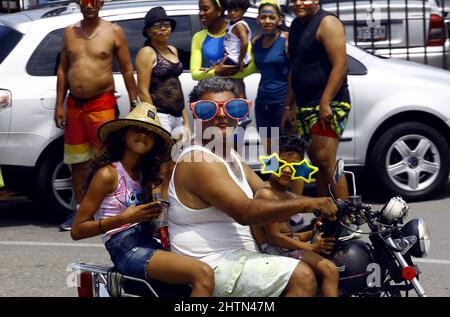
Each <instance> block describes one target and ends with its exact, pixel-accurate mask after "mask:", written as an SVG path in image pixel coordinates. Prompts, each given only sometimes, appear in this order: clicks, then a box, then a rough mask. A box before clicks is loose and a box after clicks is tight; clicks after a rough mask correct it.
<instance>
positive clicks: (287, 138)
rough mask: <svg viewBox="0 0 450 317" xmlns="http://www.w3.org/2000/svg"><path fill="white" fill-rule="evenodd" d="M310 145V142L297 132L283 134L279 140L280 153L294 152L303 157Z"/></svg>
mask: <svg viewBox="0 0 450 317" xmlns="http://www.w3.org/2000/svg"><path fill="white" fill-rule="evenodd" d="M308 146H309V144H308V142H306V141H305V140H303V139H302V138H301V137H300V136H298V135H296V134H292V135H285V134H283V135H281V136H280V140H279V150H278V152H279V153H287V152H294V153H298V154H300V156H302V157H303V155H304V154H305V150H306V148H307V147H308Z"/></svg>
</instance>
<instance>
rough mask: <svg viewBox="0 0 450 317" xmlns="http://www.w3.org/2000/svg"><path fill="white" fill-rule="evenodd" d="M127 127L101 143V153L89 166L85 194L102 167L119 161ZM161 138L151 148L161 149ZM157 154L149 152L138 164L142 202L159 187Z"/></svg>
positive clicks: (147, 200) (159, 163) (149, 199)
mask: <svg viewBox="0 0 450 317" xmlns="http://www.w3.org/2000/svg"><path fill="white" fill-rule="evenodd" d="M126 129H127V127H124V128H122V129H120V130H117V131H114V132H111V133H110V134H109V135H108V137H107V138H106V140H105V141H104V142H103V146H102V149H101V152H100V153H99V154H98V155H97V157H96V158H95V160H93V161H92V162H91V164H90V172H89V176H88V178H87V181H86V184H85V186H84V188H83V190H84V194H86V192H87V189H88V187H89V184H90V183H91V181H92V179H93V178H94V175H95V173H96V172H97V171H98V170H99V169H100V168H102V167H104V166H106V165H108V164H111V163H114V162H117V161H120V160H121V159H122V157H123V153H124V150H125V138H124V135H126ZM161 143H162V140H161V138H159V137H158V138H156V141H155V144H154V146H153V148H154V149H155V148H161V146H162V144H161ZM159 155H160V153H159V152H156V151H154V150H151V151H150V152H149V153H147V154H145V155H144V156H143V157H142V158H141V160H140V161H139V164H138V171H139V174H140V175H141V186H142V189H143V194H144V202H149V201H151V200H152V196H151V192H152V190H153V188H155V187H156V186H158V185H160V184H161V182H162V179H161V178H160V177H159V168H160V165H161V163H162V162H161V161H160V160H159V159H158V156H159Z"/></svg>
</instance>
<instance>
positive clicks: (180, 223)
mask: <svg viewBox="0 0 450 317" xmlns="http://www.w3.org/2000/svg"><path fill="white" fill-rule="evenodd" d="M191 151H202V152H206V153H208V154H210V155H213V156H215V158H217V159H218V160H219V161H221V162H223V164H225V166H226V168H227V171H228V174H229V175H230V177H231V178H232V179H233V181H234V182H235V183H236V184H237V185H238V186H239V187H240V188H241V189H242V191H243V192H244V193H245V194H246V195H247V197H249V198H253V192H252V189H251V188H250V185H249V184H248V182H247V180H246V178H245V172H244V169H243V168H242V164H241V162H240V158H239V156H238V154H237V153H236V152H234V151H232V155H233V158H234V159H235V160H236V161H237V162H238V164H239V168H240V171H241V174H242V178H243V179H242V181H239V180H238V179H237V177H236V176H235V175H234V173H233V172H232V171H231V168H230V167H229V166H228V164H227V163H226V162H225V161H224V160H223V159H222V158H220V157H219V156H217V155H215V154H214V153H212V152H211V151H210V150H208V149H206V148H204V147H202V146H199V145H194V146H192V147H189V148H187V149H185V150H184V151H183V153H182V154H181V155H180V157H179V158H178V161H177V164H176V165H175V167H174V169H173V173H172V178H171V180H170V183H169V202H170V208H169V212H168V222H169V233H170V239H171V250H172V251H173V252H175V253H180V254H184V255H188V256H191V257H194V258H196V259H199V260H201V261H203V262H206V263H208V264H209V265H210V266H211V267H214V266H215V265H216V264H217V263H218V261H220V260H221V259H223V258H224V257H227V255H229V254H231V253H233V252H234V251H236V250H239V249H245V250H249V251H254V252H258V248H257V245H256V242H255V240H254V238H253V235H252V233H251V229H250V227H249V226H242V225H240V224H239V223H237V222H236V221H235V220H234V219H233V218H231V217H230V216H229V215H228V214H226V213H225V212H224V211H222V210H220V209H218V208H216V207H214V206H212V207H208V208H205V209H191V208H189V207H186V206H185V205H183V204H182V203H181V202H180V201H179V199H178V197H177V194H176V189H175V184H174V175H175V171H176V167H177V165H178V162H179V161H180V159H182V158H183V156H184V155H185V154H186V153H188V152H191Z"/></svg>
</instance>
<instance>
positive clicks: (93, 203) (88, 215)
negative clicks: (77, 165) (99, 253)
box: [70, 165, 161, 240]
mask: <svg viewBox="0 0 450 317" xmlns="http://www.w3.org/2000/svg"><path fill="white" fill-rule="evenodd" d="M117 185H118V177H117V172H116V171H115V170H114V168H113V167H112V166H110V165H107V166H105V167H103V168H101V169H99V170H98V171H97V173H96V174H95V176H94V178H93V179H92V181H91V183H90V185H89V188H88V191H87V193H86V195H85V197H84V198H83V201H82V202H81V205H80V208H79V209H78V210H77V212H76V214H75V218H74V219H73V222H72V229H71V231H70V234H71V236H72V239H74V240H80V239H85V238H90V237H94V236H97V235H99V234H101V233H105V232H107V231H109V230H112V229H115V228H118V227H120V226H123V225H124V224H127V223H136V222H142V221H148V220H151V219H154V218H156V217H157V216H158V215H159V213H160V211H161V209H160V207H159V206H160V202H152V203H150V204H145V205H139V206H130V207H128V208H126V210H124V211H122V212H121V213H120V214H118V215H116V216H113V217H109V218H105V219H102V220H93V218H94V215H95V213H96V212H97V209H98V208H99V207H100V205H101V203H102V201H103V199H104V198H105V197H106V195H108V194H110V193H112V192H113V191H114V190H115V189H116V188H117Z"/></svg>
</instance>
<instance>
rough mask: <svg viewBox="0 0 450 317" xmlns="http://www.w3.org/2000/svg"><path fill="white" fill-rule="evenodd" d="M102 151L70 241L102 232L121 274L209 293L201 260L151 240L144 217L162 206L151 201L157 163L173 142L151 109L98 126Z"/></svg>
mask: <svg viewBox="0 0 450 317" xmlns="http://www.w3.org/2000/svg"><path fill="white" fill-rule="evenodd" d="M98 135H99V138H100V140H101V141H102V142H103V152H102V154H101V155H100V157H99V158H98V159H97V161H96V163H95V165H94V171H93V172H92V174H94V172H95V175H93V177H90V179H91V181H90V184H89V182H88V184H89V187H88V189H87V192H86V195H85V197H84V198H83V201H82V202H81V205H80V208H79V209H78V211H77V213H76V215H75V218H74V220H73V224H72V229H71V235H72V238H73V239H74V240H79V239H84V238H89V237H93V236H96V235H99V234H102V235H103V236H102V239H103V242H104V243H105V247H106V249H107V250H108V252H109V254H110V256H111V260H112V262H113V263H114V265H115V267H116V268H117V269H118V270H119V271H120V272H121V273H123V274H126V275H129V276H133V277H136V278H141V279H147V280H148V279H154V280H159V281H163V282H166V283H174V284H190V285H191V286H192V293H191V296H210V295H211V294H212V291H213V289H214V273H213V271H212V269H211V268H210V267H209V266H208V265H207V264H205V263H203V262H200V261H198V260H195V259H192V258H190V257H187V256H182V255H178V254H174V253H170V252H167V251H163V250H161V249H162V245H161V244H160V243H159V242H158V241H157V240H155V239H154V238H153V232H152V230H151V227H150V225H149V223H148V222H149V221H151V220H152V219H155V218H157V217H158V215H159V214H160V212H161V209H162V206H161V203H160V202H159V201H155V202H152V201H151V195H150V193H151V191H152V188H153V187H154V186H155V185H158V184H159V183H160V179H159V178H158V171H159V167H160V164H161V162H164V161H167V160H168V159H170V151H171V147H172V145H173V141H172V139H171V137H170V134H169V133H168V132H167V131H166V130H164V129H163V128H161V125H160V122H159V119H158V117H157V113H156V108H155V107H154V106H153V105H151V104H148V103H144V102H143V103H141V104H139V105H138V106H137V107H136V108H135V109H134V110H133V111H131V112H130V113H129V114H128V115H127V117H126V118H124V119H117V120H113V121H109V122H107V123H105V124H103V125H102V126H101V127H100V128H99V130H98Z"/></svg>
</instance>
